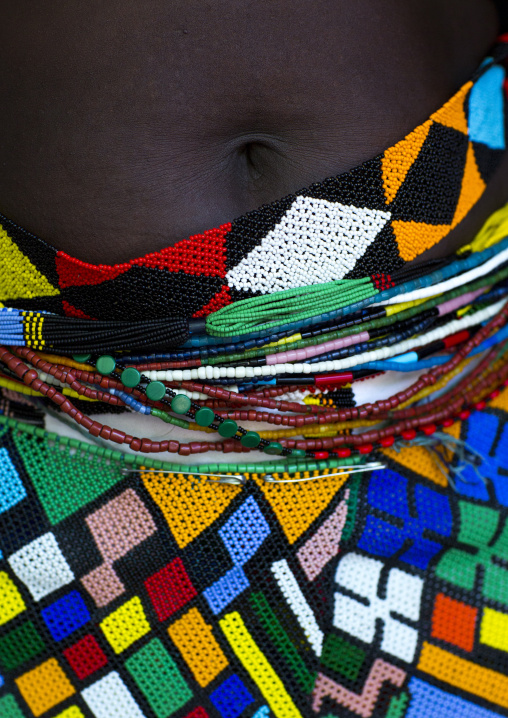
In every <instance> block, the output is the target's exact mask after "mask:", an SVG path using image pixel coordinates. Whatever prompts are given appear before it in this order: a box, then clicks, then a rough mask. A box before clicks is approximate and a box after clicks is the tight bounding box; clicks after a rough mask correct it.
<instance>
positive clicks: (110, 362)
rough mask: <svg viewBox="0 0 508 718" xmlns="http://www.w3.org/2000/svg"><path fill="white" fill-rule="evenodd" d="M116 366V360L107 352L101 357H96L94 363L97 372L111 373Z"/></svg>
mask: <svg viewBox="0 0 508 718" xmlns="http://www.w3.org/2000/svg"><path fill="white" fill-rule="evenodd" d="M115 367H116V361H115V359H114V357H112V356H110V355H109V354H103V355H102V356H101V357H99V358H98V359H97V362H96V364H95V368H96V369H97V371H98V372H99V374H104V375H106V376H107V375H108V374H111V372H112V371H113V370H114V368H115Z"/></svg>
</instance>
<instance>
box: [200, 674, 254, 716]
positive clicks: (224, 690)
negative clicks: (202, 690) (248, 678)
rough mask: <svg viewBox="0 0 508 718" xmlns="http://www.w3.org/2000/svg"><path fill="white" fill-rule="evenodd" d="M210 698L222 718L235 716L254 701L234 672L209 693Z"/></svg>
mask: <svg viewBox="0 0 508 718" xmlns="http://www.w3.org/2000/svg"><path fill="white" fill-rule="evenodd" d="M210 700H211V701H212V703H213V705H214V706H215V707H216V708H217V710H218V711H219V713H220V714H221V716H222V718H237V717H238V716H239V715H240V714H241V713H242V711H243V710H244V709H245V708H247V706H249V705H250V704H251V703H253V702H254V698H253V697H252V695H251V694H250V693H249V691H248V690H247V688H246V687H245V685H244V683H243V681H242V680H241V679H240V678H239V677H238V676H237V675H235V674H233V675H232V676H230V677H229V678H227V679H226V680H225V681H224V683H221V685H220V686H219V687H218V688H217V689H216V690H214V692H213V693H211V694H210Z"/></svg>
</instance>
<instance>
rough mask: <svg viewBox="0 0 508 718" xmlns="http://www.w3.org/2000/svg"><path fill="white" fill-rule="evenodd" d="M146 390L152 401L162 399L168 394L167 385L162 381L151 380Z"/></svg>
mask: <svg viewBox="0 0 508 718" xmlns="http://www.w3.org/2000/svg"><path fill="white" fill-rule="evenodd" d="M145 391H146V396H147V397H148V399H150V401H160V400H161V399H162V398H163V397H164V395H165V394H166V387H165V386H164V384H163V383H162V382H161V381H151V382H150V384H148V386H147V387H146V390H145Z"/></svg>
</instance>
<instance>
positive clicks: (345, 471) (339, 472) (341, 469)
mask: <svg viewBox="0 0 508 718" xmlns="http://www.w3.org/2000/svg"><path fill="white" fill-rule="evenodd" d="M385 468H386V464H382V463H381V462H380V461H373V462H371V463H369V464H364V465H363V466H357V467H352V466H336V467H335V468H334V469H333V473H330V474H320V475H319V476H309V477H308V478H303V479H276V478H275V477H274V475H273V474H265V476H263V481H266V483H268V484H299V483H301V482H303V481H315V480H316V479H330V478H333V477H335V476H337V477H338V476H349V474H359V473H363V472H365V471H376V470H377V469H385Z"/></svg>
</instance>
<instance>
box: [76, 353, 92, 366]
mask: <svg viewBox="0 0 508 718" xmlns="http://www.w3.org/2000/svg"><path fill="white" fill-rule="evenodd" d="M91 356H92V355H91V354H73V355H72V358H73V359H74V361H77V362H78V364H86V363H87V361H88V360H89V359H90V358H91Z"/></svg>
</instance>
